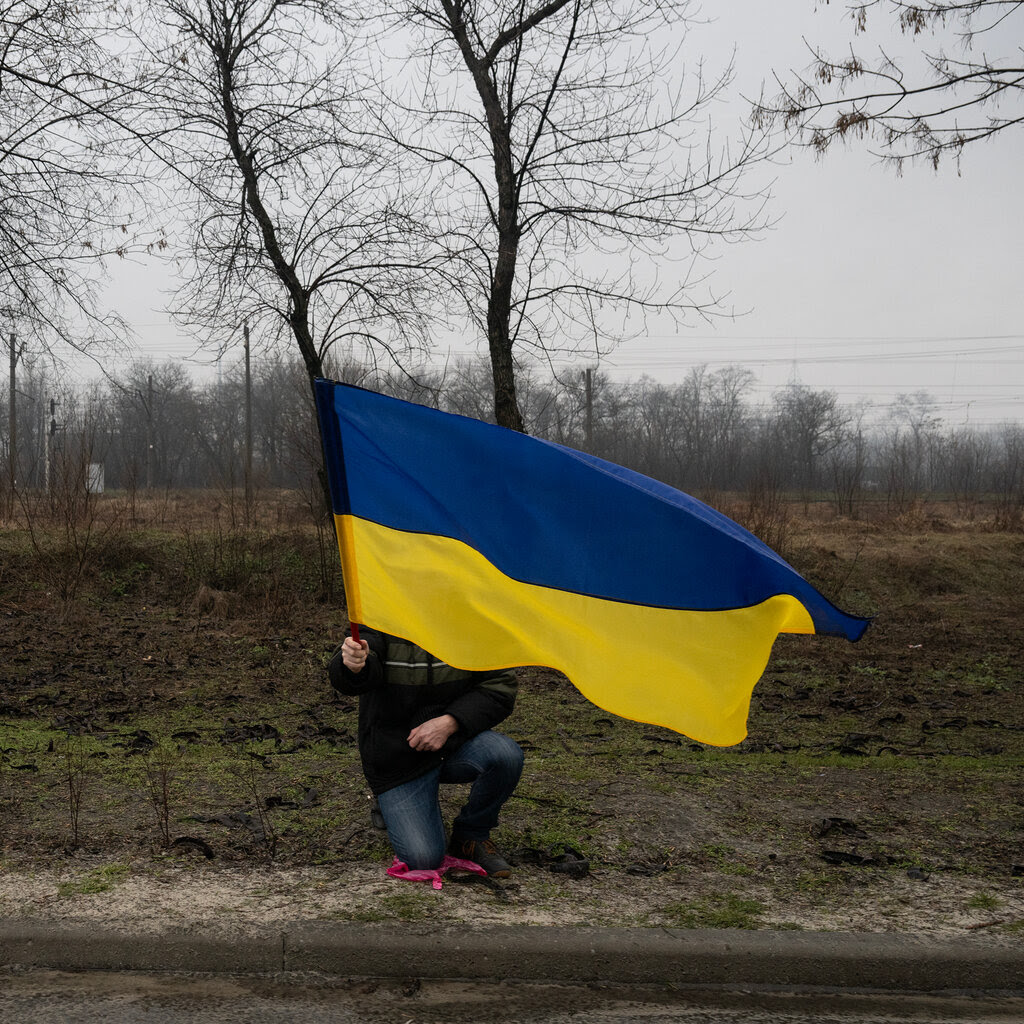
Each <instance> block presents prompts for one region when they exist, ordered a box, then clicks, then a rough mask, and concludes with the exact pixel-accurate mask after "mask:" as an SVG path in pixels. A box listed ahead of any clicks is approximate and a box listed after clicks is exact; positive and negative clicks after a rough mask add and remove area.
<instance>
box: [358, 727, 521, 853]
mask: <svg viewBox="0 0 1024 1024" xmlns="http://www.w3.org/2000/svg"><path fill="white" fill-rule="evenodd" d="M522 771H523V752H522V750H520V749H519V744H518V743H516V741H515V740H513V739H509V737H508V736H505V735H504V734H502V733H500V732H493V731H492V730H487V731H486V732H482V733H478V734H477V735H476V736H474V737H473V738H472V739H470V740H467V741H466V742H465V743H463V744H462V746H461V747H459V749H458V750H457V751H455V753H454V754H452V755H451V756H450V757H447V758H445V760H444V761H443V762H442V763H441V765H440V766H439V767H437V768H434V769H433V770H431V771H429V772H427V774H426V775H421V776H420V777H419V778H418V779H413V780H412V781H411V782H406V783H403V784H402V785H401V786H395V788H394V789H388V790H385V791H384V792H383V793H381V794H380V795H379V796H378V797H377V801H378V803H379V804H380V811H381V814H382V815H383V816H384V823H385V824H386V825H387V828H388V838H389V839H390V840H391V845H392V847H393V848H394V851H395V855H396V856H397V857H398V859H399V860H401V861H404V862H405V863H406V864H408V865H409V867H410V868H412V869H413V870H416V869H432V868H436V867H439V866H440V864H441V861H442V860H443V859H444V855H445V853H446V851H447V849H448V843H447V840H446V838H445V831H444V821H443V820H442V818H441V804H440V801H439V799H438V797H439V791H440V785H441V783H442V782H472V783H473V786H472V788H471V789H470V791H469V799H468V800H467V801H466V803H465V806H463V808H462V810H461V811H460V812H459V815H458V817H457V818H456V819H455V821H454V822H453V823H452V835H457V836H458V837H459V838H460V839H487V838H488V837H489V836H490V834H491V829H492V828H494V826H495V825H497V823H498V814H499V813H500V811H501V808H502V805H503V804H504V803H505V801H506V800H507V799H508V798H509V797H510V796H511V795H512V793H513V791H514V790H515V788H516V786H517V785H518V783H519V776H520V775H521V774H522Z"/></svg>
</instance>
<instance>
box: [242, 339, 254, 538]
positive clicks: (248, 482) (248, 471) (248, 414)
mask: <svg viewBox="0 0 1024 1024" xmlns="http://www.w3.org/2000/svg"><path fill="white" fill-rule="evenodd" d="M242 336H243V338H244V339H245V525H246V526H247V527H248V526H249V525H250V519H251V517H252V367H251V365H250V361H249V325H248V324H243V325H242Z"/></svg>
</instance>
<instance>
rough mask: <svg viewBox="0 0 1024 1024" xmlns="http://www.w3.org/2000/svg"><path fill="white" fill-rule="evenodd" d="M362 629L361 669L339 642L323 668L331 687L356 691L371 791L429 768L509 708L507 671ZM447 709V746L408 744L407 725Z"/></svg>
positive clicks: (511, 691)
mask: <svg viewBox="0 0 1024 1024" xmlns="http://www.w3.org/2000/svg"><path fill="white" fill-rule="evenodd" d="M360 636H361V637H362V639H364V640H366V642H367V643H368V645H369V648H370V652H369V656H368V658H367V660H366V664H365V666H364V667H363V670H362V671H361V672H358V673H353V672H350V671H349V670H348V669H347V668H346V667H345V665H344V663H343V662H342V658H341V649H340V648H339V649H338V650H337V651H335V653H334V655H333V657H332V658H331V661H330V663H329V665H328V667H327V671H328V675H329V676H330V680H331V685H332V686H333V687H334V688H335V689H336V690H339V691H340V692H341V693H345V694H349V695H351V696H357V697H358V698H359V756H360V758H361V760H362V763H363V774H364V775H365V776H366V781H367V782H368V783H369V784H370V788H371V789H372V790H373V792H374V793H383V792H384V791H385V790H388V789H392V788H394V787H395V786H400V785H402V783H404V782H409V781H411V780H412V779H415V778H418V777H419V776H421V775H423V774H425V773H426V772H429V771H431V770H432V769H433V768H436V767H437V766H438V765H439V764H440V763H441V761H442V760H443V758H444V757H446V756H447V755H449V754H451V753H453V752H454V751H455V750H457V749H458V748H459V747H460V746H461V745H462V744H463V743H465V741H466V740H468V739H471V738H472V737H473V736H476V735H477V733H481V732H483V731H484V730H486V729H492V728H493V727H494V726H496V725H497V724H498V723H499V722H501V721H503V720H504V719H505V718H507V717H508V716H509V715H510V714H511V713H512V708H513V707H514V705H515V700H516V690H517V683H516V678H515V676H514V675H513V674H512V673H511V672H468V671H466V670H464V669H458V668H453V667H452V666H451V665H446V664H445V663H444V662H443V661H438V659H437V658H435V657H434V656H433V655H431V654H429V653H427V652H426V651H425V650H423V648H422V647H417V646H416V645H415V644H412V643H410V642H409V641H408V640H400V639H399V638H397V637H393V636H389V635H388V634H386V633H378V632H376V631H374V630H369V629H366V630H363V629H360ZM444 714H449V715H452V716H453V717H454V718H455V720H456V721H457V722H458V723H459V728H458V731H457V732H456V733H455V734H454V735H452V736H451V737H450V738H449V739H448V742H447V743H446V744H445V745H444V748H443V749H442V750H438V751H427V750H422V751H421V750H413V749H412V747H410V746H409V743H408V736H409V732H410V731H411V730H412V729H414V728H415V727H416V726H417V725H422V724H423V723H424V722H427V721H429V720H430V719H431V718H437V717H439V716H440V715H444Z"/></svg>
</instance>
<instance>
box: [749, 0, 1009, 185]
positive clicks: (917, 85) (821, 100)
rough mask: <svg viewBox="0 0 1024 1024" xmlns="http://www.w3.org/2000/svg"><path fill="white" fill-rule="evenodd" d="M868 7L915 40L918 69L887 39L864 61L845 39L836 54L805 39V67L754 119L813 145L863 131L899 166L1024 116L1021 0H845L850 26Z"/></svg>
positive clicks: (863, 18) (862, 19) (864, 20)
mask: <svg viewBox="0 0 1024 1024" xmlns="http://www.w3.org/2000/svg"><path fill="white" fill-rule="evenodd" d="M875 8H883V9H885V10H887V11H888V12H889V14H890V16H891V17H892V19H893V20H894V21H895V23H896V25H897V26H898V27H899V30H900V32H901V33H902V34H903V35H904V36H905V37H907V38H908V39H910V40H912V41H913V44H914V46H915V47H920V55H921V57H922V58H923V67H922V68H921V69H911V70H909V71H908V69H907V66H906V65H907V60H906V58H901V57H894V56H892V55H891V54H890V52H888V51H887V50H886V49H884V48H880V50H879V54H878V57H877V58H876V59H875V60H874V62H871V61H869V60H867V59H865V58H863V57H862V56H861V55H860V54H858V53H857V52H855V51H854V50H853V48H852V47H851V50H850V52H849V53H848V54H847V55H846V56H843V57H833V56H829V55H827V54H826V53H825V52H824V51H823V50H822V49H820V48H818V47H812V56H813V63H812V64H811V67H810V69H809V71H808V72H807V73H806V74H804V75H795V76H791V80H790V81H788V82H782V81H780V85H781V86H782V91H781V93H780V94H779V95H778V96H776V97H775V99H774V100H772V101H771V102H768V103H761V104H759V105H758V106H757V108H756V111H755V112H756V115H757V117H756V119H757V120H758V121H759V123H768V122H778V121H780V120H781V121H782V122H783V123H785V125H786V126H787V127H788V128H791V129H792V128H795V129H797V130H798V131H799V132H800V133H801V134H802V136H803V137H804V138H805V140H806V141H807V142H808V143H809V144H810V145H811V146H813V147H814V148H815V149H817V150H819V151H824V150H827V149H828V148H829V146H831V145H832V143H833V142H835V141H836V140H837V139H849V138H851V137H869V138H871V139H873V140H874V141H875V142H877V143H878V144H879V145H880V146H881V153H882V156H883V158H884V159H885V160H887V161H889V162H891V163H892V164H894V165H895V166H896V167H897V169H899V168H901V167H902V166H903V164H904V162H906V161H908V160H909V161H915V160H924V161H928V162H929V163H931V164H932V166H933V167H937V166H938V164H939V161H940V160H941V158H942V157H943V156H944V155H947V154H948V155H951V156H953V157H954V158H958V157H959V156H960V154H961V152H962V151H963V150H964V148H965V147H966V146H969V145H972V144H973V143H976V142H979V141H982V140H984V139H989V138H991V137H992V136H994V135H997V134H999V133H1000V132H1003V131H1006V130H1007V129H1013V128H1016V127H1018V126H1019V125H1020V124H1022V123H1024V50H1022V48H1021V45H1020V41H1021V35H1020V29H1021V22H1020V16H1021V14H1022V11H1024V3H1022V2H1021V0H925V2H909V0H856V2H853V3H849V4H848V5H847V10H848V11H849V13H850V14H851V16H852V21H853V30H854V33H855V34H857V35H860V34H862V33H864V32H865V31H866V30H867V28H868V25H869V13H872V12H873V9H875ZM917 75H919V76H920V77H916V76H917Z"/></svg>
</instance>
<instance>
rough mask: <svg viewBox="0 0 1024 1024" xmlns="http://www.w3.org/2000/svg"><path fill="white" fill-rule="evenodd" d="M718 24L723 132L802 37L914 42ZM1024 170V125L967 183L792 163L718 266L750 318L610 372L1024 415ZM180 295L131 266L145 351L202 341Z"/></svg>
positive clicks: (972, 415) (749, 6)
mask: <svg viewBox="0 0 1024 1024" xmlns="http://www.w3.org/2000/svg"><path fill="white" fill-rule="evenodd" d="M710 9H711V8H710V5H709V10H710ZM715 11H716V12H717V11H720V12H721V13H720V14H717V21H715V22H714V23H713V24H710V25H705V26H701V27H699V28H695V29H694V30H693V32H692V35H691V37H690V43H689V44H688V46H687V53H688V54H689V53H695V52H696V51H697V50H698V48H699V52H700V54H701V55H702V56H703V57H704V59H705V60H706V62H707V65H708V67H709V69H710V70H712V71H713V70H715V69H717V68H718V67H720V66H722V65H723V64H724V63H725V62H726V61H727V60H728V59H729V56H730V53H731V51H732V49H733V48H734V47H735V53H736V66H737V73H736V82H735V83H734V86H733V87H732V90H731V92H732V95H733V97H734V103H733V105H732V106H731V107H725V106H723V107H722V110H721V115H720V116H721V118H722V120H723V123H725V124H728V118H730V117H732V116H734V115H735V112H736V111H737V110H739V109H741V107H742V100H741V99H740V97H741V96H743V95H746V96H754V95H756V94H757V93H758V92H759V91H760V84H761V82H762V81H763V80H766V79H769V80H770V78H771V76H772V73H773V70H774V71H778V72H780V73H785V72H786V71H787V70H788V69H791V68H797V69H801V70H802V69H804V68H805V67H806V66H807V64H808V63H809V54H808V51H807V49H806V46H805V44H804V42H803V41H802V39H803V38H804V37H805V38H806V39H808V40H809V41H813V42H821V43H825V44H828V46H829V47H831V49H832V51H833V52H837V50H841V49H842V47H843V46H844V45H845V46H848V45H850V43H851V42H854V43H855V44H856V45H857V46H858V48H860V49H864V50H866V51H868V52H870V51H871V50H872V44H873V43H874V42H883V43H885V45H886V46H887V48H891V49H899V48H901V47H904V46H905V45H906V44H905V41H903V40H900V39H899V37H898V33H896V32H895V30H894V29H891V28H890V26H888V25H887V24H886V23H885V21H884V19H883V18H882V17H880V16H876V19H875V22H874V24H875V26H876V28H877V30H878V31H876V32H875V33H874V34H873V35H872V37H871V38H870V39H868V40H863V39H861V40H854V38H853V36H852V33H851V31H850V27H849V21H848V20H847V15H846V14H845V7H844V5H843V4H842V3H841V2H834V3H831V4H829V5H820V6H819V9H818V10H815V4H814V0H777V2H775V3H766V2H764V0H731V2H730V3H729V4H723V5H715ZM878 13H879V14H880V13H881V12H878ZM1013 27H1016V28H1018V29H1019V27H1020V26H1019V24H1017V25H1015V26H1013ZM1003 48H1004V50H1005V49H1006V48H1005V46H1004V47H1003ZM1022 166H1024V129H1021V130H1018V131H1016V132H1005V133H1003V134H1002V136H1000V137H997V138H996V139H995V140H993V141H991V142H989V143H986V144H981V145H978V146H975V147H974V148H971V149H969V150H968V151H967V152H966V153H965V155H964V157H963V159H962V161H961V165H960V168H959V174H958V172H957V167H956V166H955V165H954V164H952V163H949V162H947V163H946V164H945V165H943V166H941V167H940V169H939V171H938V172H937V173H936V172H933V171H932V170H931V169H930V168H927V167H917V166H915V167H913V168H911V169H908V170H907V171H906V172H905V174H904V175H903V177H897V176H896V175H895V173H894V172H893V171H892V170H891V169H887V168H884V167H882V166H880V165H879V163H878V160H877V158H876V157H873V156H872V155H871V154H870V153H869V152H868V150H867V148H865V147H863V146H857V147H856V148H854V149H840V148H834V149H833V150H831V151H830V152H829V153H828V155H827V156H825V157H824V158H822V159H820V160H818V159H815V157H814V156H813V155H811V154H810V153H808V152H806V151H793V152H791V153H790V154H788V155H787V156H786V157H785V158H784V159H783V160H781V161H779V162H777V163H776V165H775V166H774V167H771V168H765V169H764V171H763V173H764V176H765V182H766V183H767V182H768V181H770V180H772V179H774V184H773V186H772V195H773V198H772V201H771V208H770V209H771V213H772V215H773V216H774V217H776V218H778V220H777V223H776V224H775V226H774V227H773V228H772V229H770V230H769V231H767V232H765V233H764V235H763V237H762V238H761V239H760V240H758V241H752V242H745V243H742V244H738V245H732V246H723V247H722V248H721V249H719V250H717V251H716V252H715V259H714V262H713V263H712V264H709V269H712V270H713V275H714V276H713V285H714V288H715V290H716V292H717V293H718V294H722V293H728V299H727V300H726V305H727V307H729V308H734V309H735V310H736V311H737V312H738V313H741V314H742V315H739V316H737V317H736V318H735V319H720V320H717V321H716V322H715V323H714V324H713V325H709V324H706V323H703V322H698V323H694V325H693V326H692V327H691V328H689V329H684V330H682V331H681V332H680V333H678V334H675V333H666V334H664V335H657V336H652V337H648V338H643V339H637V340H634V341H631V342H629V343H628V344H626V345H623V346H622V347H620V348H619V349H618V350H617V351H616V352H615V353H614V355H612V356H611V357H610V358H609V359H608V360H607V362H606V363H605V364H604V369H606V370H607V371H608V372H609V373H610V374H611V375H612V376H613V377H614V378H616V379H624V378H627V377H630V378H632V377H638V376H640V375H641V374H649V375H651V376H653V377H656V378H658V379H660V380H663V381H665V382H671V381H677V380H681V379H682V378H683V377H684V376H685V374H686V372H687V370H688V369H689V368H690V367H691V366H694V365H698V364H700V363H704V362H707V363H709V364H711V365H712V366H717V365H721V364H725V363H741V364H743V365H746V366H748V367H749V368H750V369H751V370H753V371H754V372H755V374H757V377H758V387H757V391H756V397H757V398H758V399H764V400H767V398H768V397H769V396H770V392H771V390H772V389H773V388H776V387H778V386H780V385H784V384H786V383H787V382H790V381H796V382H799V383H802V384H806V385H809V386H812V387H815V388H828V389H833V390H835V391H837V392H838V393H839V396H840V398H841V400H842V401H843V402H854V401H857V400H859V399H861V398H866V399H869V400H870V401H872V402H874V403H875V404H876V405H881V406H884V405H887V404H888V403H889V402H891V400H892V399H893V397H895V395H897V394H899V393H912V392H917V391H920V390H925V391H928V392H930V393H931V394H932V395H933V396H934V397H935V399H936V400H937V401H938V402H939V403H940V404H939V410H938V411H939V412H940V413H941V415H942V416H943V418H944V419H945V420H946V421H947V422H948V423H950V424H962V423H970V424H976V425H982V424H991V423H998V422H1002V421H1004V420H1007V419H1012V420H1021V419H1024V285H1022V282H1024V256H1022V245H1021V228H1022V226H1024V189H1022V188H1021V187H1020V184H1019V181H1020V169H1021V167H1022ZM167 283H168V282H167V280H166V279H165V277H164V272H161V271H154V270H152V269H150V270H148V271H147V272H146V273H145V274H140V273H139V272H138V271H137V270H129V269H128V268H123V269H122V271H121V273H120V274H119V277H118V278H117V279H116V281H115V286H114V288H113V289H112V295H113V296H115V297H116V301H117V304H118V305H119V306H120V308H121V311H122V313H123V314H124V315H125V316H126V317H127V318H128V319H129V320H130V321H131V322H132V323H133V324H134V325H135V327H136V331H137V334H138V339H139V344H140V348H141V349H142V351H143V352H145V353H149V354H152V355H153V356H154V357H155V358H158V359H159V358H162V357H165V356H170V357H174V358H183V357H186V356H188V355H190V354H191V353H192V351H193V349H194V344H193V343H192V342H191V341H190V339H189V338H188V337H186V336H184V335H182V334H181V333H180V332H179V331H177V330H176V329H175V328H174V327H172V326H170V325H169V323H168V321H167V318H166V317H165V316H164V315H162V314H161V313H160V312H159V308H160V306H161V305H162V304H164V303H166V301H167V300H166V297H164V296H161V294H160V287H161V286H162V285H166V284H167Z"/></svg>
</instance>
